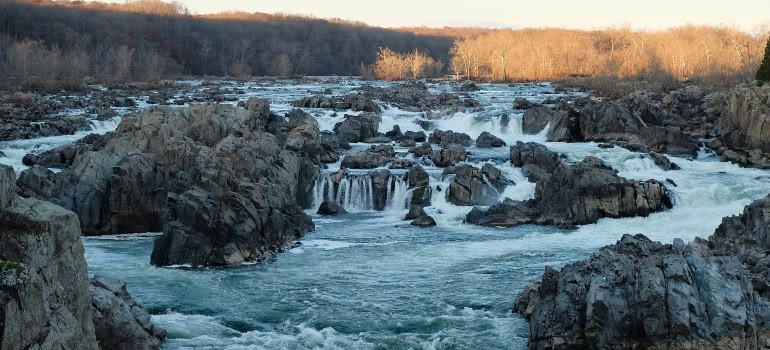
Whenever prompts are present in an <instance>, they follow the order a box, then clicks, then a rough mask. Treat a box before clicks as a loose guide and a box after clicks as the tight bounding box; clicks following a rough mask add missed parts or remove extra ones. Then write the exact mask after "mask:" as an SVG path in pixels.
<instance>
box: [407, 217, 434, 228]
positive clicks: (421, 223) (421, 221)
mask: <svg viewBox="0 0 770 350" xmlns="http://www.w3.org/2000/svg"><path fill="white" fill-rule="evenodd" d="M409 224H410V225H412V226H417V227H433V226H436V220H434V219H433V217H432V216H430V215H423V216H420V217H418V218H417V219H414V220H412V222H411V223H409Z"/></svg>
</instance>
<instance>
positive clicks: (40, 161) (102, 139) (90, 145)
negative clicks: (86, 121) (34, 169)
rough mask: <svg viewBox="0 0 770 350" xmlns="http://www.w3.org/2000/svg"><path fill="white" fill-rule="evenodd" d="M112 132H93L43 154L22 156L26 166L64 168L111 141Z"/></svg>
mask: <svg viewBox="0 0 770 350" xmlns="http://www.w3.org/2000/svg"><path fill="white" fill-rule="evenodd" d="M110 136H111V133H108V134H106V135H98V134H91V135H88V136H86V137H84V138H82V139H80V140H78V141H77V142H75V144H73V145H67V146H61V147H56V148H54V149H51V150H48V151H45V152H43V153H41V154H27V155H26V156H24V158H22V163H24V165H26V166H33V165H41V166H44V167H47V168H64V167H68V166H70V165H72V162H73V161H74V160H75V158H76V157H77V156H79V155H81V154H84V153H86V152H90V151H98V150H100V149H102V148H103V147H104V145H105V144H106V143H107V141H109V139H110Z"/></svg>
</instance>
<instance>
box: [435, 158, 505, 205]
mask: <svg viewBox="0 0 770 350" xmlns="http://www.w3.org/2000/svg"><path fill="white" fill-rule="evenodd" d="M497 197H498V193H497V190H495V188H494V187H492V185H490V184H489V183H487V182H486V180H485V179H484V176H483V175H482V173H481V170H479V169H478V168H476V167H474V166H472V165H463V166H459V167H457V170H456V171H455V177H454V179H453V180H452V182H451V183H450V184H449V195H448V197H447V198H448V200H449V201H450V202H451V203H452V204H455V205H463V206H472V205H482V206H488V205H492V204H495V203H497Z"/></svg>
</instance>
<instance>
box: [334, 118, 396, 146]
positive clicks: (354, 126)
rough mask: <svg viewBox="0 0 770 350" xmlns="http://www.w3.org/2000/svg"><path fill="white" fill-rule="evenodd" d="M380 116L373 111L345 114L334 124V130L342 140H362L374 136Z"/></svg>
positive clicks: (380, 119)
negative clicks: (343, 117) (342, 118)
mask: <svg viewBox="0 0 770 350" xmlns="http://www.w3.org/2000/svg"><path fill="white" fill-rule="evenodd" d="M381 121H382V117H380V116H379V115H378V114H374V113H361V115H357V116H356V115H345V119H344V120H343V121H341V122H339V123H337V124H335V125H334V132H335V133H336V134H337V136H339V138H340V140H342V141H344V142H351V143H353V142H363V141H364V140H366V139H368V138H371V137H376V136H377V129H379V127H380V122H381ZM388 141H390V140H388Z"/></svg>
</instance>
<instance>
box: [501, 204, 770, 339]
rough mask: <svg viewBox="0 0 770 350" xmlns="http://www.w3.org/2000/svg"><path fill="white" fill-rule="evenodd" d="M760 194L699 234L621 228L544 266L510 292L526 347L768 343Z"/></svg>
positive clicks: (767, 223)
mask: <svg viewBox="0 0 770 350" xmlns="http://www.w3.org/2000/svg"><path fill="white" fill-rule="evenodd" d="M769 212H770V197H767V198H764V199H762V200H759V201H757V202H754V203H753V204H751V205H749V206H748V207H747V208H746V209H745V210H744V212H743V214H741V215H740V216H736V217H728V218H725V219H724V220H723V222H722V224H721V225H720V226H719V228H717V230H716V232H715V233H714V235H713V236H711V237H710V238H709V239H708V241H706V240H703V239H696V240H695V241H694V242H692V243H690V244H684V242H682V241H681V240H679V239H676V240H674V244H673V245H671V244H665V245H664V244H660V243H658V242H652V241H650V240H649V239H647V238H646V237H644V236H643V235H636V236H631V235H625V236H623V238H621V239H620V241H618V242H617V243H616V244H615V245H611V246H608V247H604V248H602V249H601V250H600V251H599V252H598V253H595V254H593V255H592V256H591V258H590V259H589V260H587V261H579V262H576V263H572V264H568V265H567V266H565V267H564V268H562V269H561V271H557V270H554V269H552V268H550V267H546V270H545V273H544V274H543V277H542V279H541V281H540V282H539V283H535V284H532V285H530V286H528V287H526V288H525V289H524V290H523V291H522V292H521V293H520V294H519V296H518V297H517V298H516V302H515V303H514V312H516V313H519V314H521V315H522V316H524V317H525V318H527V319H528V320H530V332H529V348H530V349H545V348H561V349H586V348H590V349H621V348H622V349H629V348H648V349H649V348H655V349H764V348H767V344H768V343H770V323H768V322H767V319H768V315H770V299H768V297H770V294H768V292H769V291H770V289H768V282H767V269H768V265H767V263H766V260H767V257H766V255H767V254H766V251H767V249H768V247H770V240H768V237H770V235H768V234H769V233H770V231H768V228H769V227H770V215H767V213H769Z"/></svg>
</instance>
